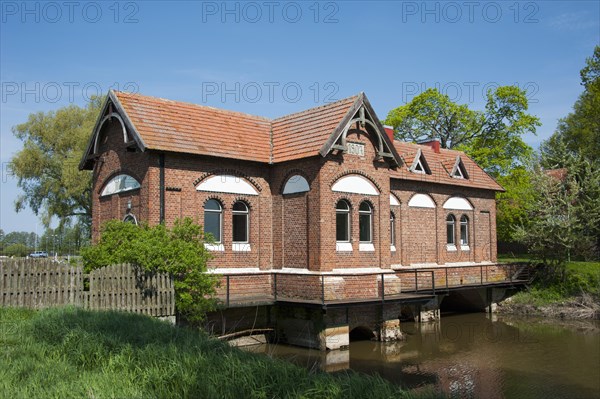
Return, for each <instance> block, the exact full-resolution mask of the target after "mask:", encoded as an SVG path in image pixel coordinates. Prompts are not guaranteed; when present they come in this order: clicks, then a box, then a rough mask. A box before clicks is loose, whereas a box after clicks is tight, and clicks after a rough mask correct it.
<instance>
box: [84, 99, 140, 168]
mask: <svg viewBox="0 0 600 399" xmlns="http://www.w3.org/2000/svg"><path fill="white" fill-rule="evenodd" d="M111 118H116V119H117V120H118V121H119V123H120V124H121V126H122V127H123V141H124V143H125V144H130V143H128V142H127V138H128V134H129V136H131V137H132V138H133V143H131V144H133V145H135V146H137V147H138V148H139V149H140V150H141V151H145V150H146V145H145V144H144V140H142V136H140V134H139V133H138V131H137V130H136V129H135V127H134V126H133V123H131V119H130V118H129V116H128V115H127V112H126V111H125V109H124V108H123V106H122V105H121V103H120V102H119V99H118V98H117V96H116V95H115V93H114V91H113V90H112V89H111V90H110V91H109V92H108V95H107V96H106V99H105V100H104V105H103V106H102V111H101V112H100V115H98V119H96V124H95V125H94V129H93V130H92V136H91V137H90V139H89V141H88V145H87V147H86V150H85V152H84V153H83V157H82V158H81V161H80V162H79V170H84V169H88V170H91V169H92V168H93V163H92V161H93V160H94V159H95V158H96V157H98V155H99V154H98V153H97V152H96V151H97V150H98V137H99V135H100V131H101V130H102V126H103V125H104V123H105V122H106V121H107V120H110V119H111Z"/></svg>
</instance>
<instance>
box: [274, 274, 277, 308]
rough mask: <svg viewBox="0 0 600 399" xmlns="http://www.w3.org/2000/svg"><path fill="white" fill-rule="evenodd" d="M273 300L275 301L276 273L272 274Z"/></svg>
mask: <svg viewBox="0 0 600 399" xmlns="http://www.w3.org/2000/svg"><path fill="white" fill-rule="evenodd" d="M273 298H274V299H275V301H277V273H273Z"/></svg>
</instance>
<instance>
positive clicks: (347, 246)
mask: <svg viewBox="0 0 600 399" xmlns="http://www.w3.org/2000/svg"><path fill="white" fill-rule="evenodd" d="M335 250H336V251H338V252H352V243H351V242H337V243H336V244H335Z"/></svg>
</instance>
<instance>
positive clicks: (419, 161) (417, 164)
mask: <svg viewBox="0 0 600 399" xmlns="http://www.w3.org/2000/svg"><path fill="white" fill-rule="evenodd" d="M409 169H410V171H411V172H413V173H421V174H425V175H430V174H431V169H430V168H429V165H428V164H427V160H426V159H425V156H424V155H423V152H422V151H421V149H420V148H419V149H418V150H417V154H416V155H415V159H414V160H413V163H412V165H411V166H410V168H409Z"/></svg>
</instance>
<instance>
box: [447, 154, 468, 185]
mask: <svg viewBox="0 0 600 399" xmlns="http://www.w3.org/2000/svg"><path fill="white" fill-rule="evenodd" d="M450 176H451V177H453V178H455V179H468V178H469V174H468V173H467V168H465V164H464V163H463V161H462V159H461V158H460V155H458V156H457V157H456V161H455V162H454V166H453V167H452V171H451V172H450Z"/></svg>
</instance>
